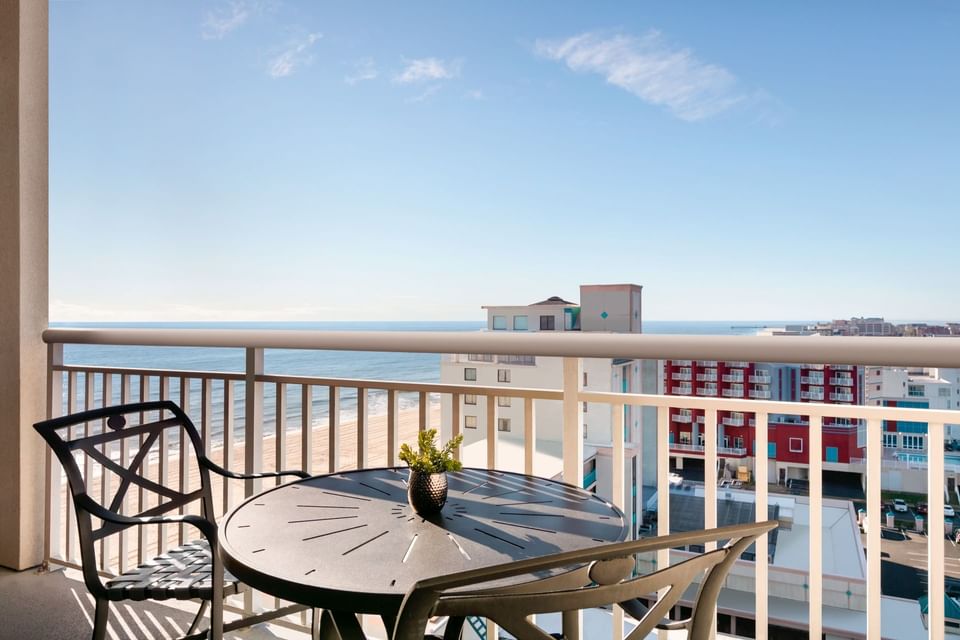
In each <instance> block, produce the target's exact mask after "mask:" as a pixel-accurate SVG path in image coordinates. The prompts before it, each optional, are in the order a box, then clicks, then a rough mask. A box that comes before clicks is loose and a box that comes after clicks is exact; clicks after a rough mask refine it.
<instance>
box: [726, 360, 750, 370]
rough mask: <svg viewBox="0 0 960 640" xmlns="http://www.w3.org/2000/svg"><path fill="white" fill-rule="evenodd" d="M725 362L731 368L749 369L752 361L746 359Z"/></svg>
mask: <svg viewBox="0 0 960 640" xmlns="http://www.w3.org/2000/svg"><path fill="white" fill-rule="evenodd" d="M724 364H725V365H726V366H727V368H730V369H748V368H749V367H750V363H749V362H746V361H745V360H733V361H727V362H724Z"/></svg>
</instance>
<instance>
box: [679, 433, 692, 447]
mask: <svg viewBox="0 0 960 640" xmlns="http://www.w3.org/2000/svg"><path fill="white" fill-rule="evenodd" d="M680 444H690V432H689V431H681V432H680Z"/></svg>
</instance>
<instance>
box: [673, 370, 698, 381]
mask: <svg viewBox="0 0 960 640" xmlns="http://www.w3.org/2000/svg"><path fill="white" fill-rule="evenodd" d="M670 377H671V378H673V379H674V380H687V381H690V380H693V373H692V372H690V371H689V370H686V371H674V372H673V374H672V375H671V376H670Z"/></svg>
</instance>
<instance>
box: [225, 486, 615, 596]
mask: <svg viewBox="0 0 960 640" xmlns="http://www.w3.org/2000/svg"><path fill="white" fill-rule="evenodd" d="M407 476H408V471H407V469H405V468H404V469H367V470H362V471H349V472H344V473H338V474H333V475H329V476H318V477H314V478H309V479H306V480H301V481H299V482H295V483H291V484H286V485H282V486H279V487H276V488H273V489H270V490H268V491H266V492H264V493H262V494H260V495H258V496H254V497H253V498H250V499H249V500H247V501H246V502H244V503H243V504H241V505H240V506H238V507H237V508H236V509H234V510H233V511H232V512H231V513H229V514H228V515H227V517H226V518H225V519H224V521H223V523H222V524H221V528H220V543H221V548H222V552H223V557H224V562H225V565H226V567H227V569H228V570H229V571H230V572H232V573H233V574H234V575H235V576H236V577H237V578H239V579H240V580H242V581H243V582H245V583H247V584H249V585H250V586H252V587H254V588H256V589H258V590H261V591H264V592H266V593H269V594H271V595H275V596H278V597H280V598H283V599H285V600H289V601H292V602H299V603H302V604H308V605H313V606H319V607H326V608H332V609H337V608H344V609H348V610H351V611H355V612H359V613H378V612H380V611H383V610H389V609H394V608H396V607H398V606H399V603H400V601H401V600H402V598H403V596H404V594H405V593H406V592H407V591H408V590H409V589H410V587H412V586H413V584H414V583H415V582H417V581H418V580H421V579H424V578H429V577H433V576H437V575H444V574H449V573H455V572H457V571H465V570H468V569H477V568H480V567H485V566H490V565H495V564H501V563H505V562H510V561H513V560H520V559H523V558H531V557H537V556H543V555H547V554H550V553H556V552H561V551H572V550H575V549H582V548H586V547H593V546H596V545H597V544H598V543H605V542H616V541H620V540H624V539H625V538H626V534H627V526H626V522H625V520H624V517H623V514H622V513H621V511H620V510H619V509H617V508H616V507H614V506H613V505H611V504H610V503H608V502H606V501H605V500H603V499H601V498H599V497H598V496H596V495H595V494H592V493H589V492H587V491H584V490H582V489H578V488H576V487H574V486H571V485H567V484H564V483H561V482H556V481H553V480H547V479H545V478H538V477H533V476H526V475H521V474H515V473H508V472H502V471H488V470H484V469H464V470H463V471H459V472H451V473H448V474H447V476H448V482H449V492H448V497H447V503H446V506H444V508H443V511H442V512H441V513H440V514H438V515H436V516H433V517H430V518H423V517H421V516H419V515H417V514H415V513H414V512H413V510H412V509H411V508H410V506H409V505H408V504H407V491H406V480H407Z"/></svg>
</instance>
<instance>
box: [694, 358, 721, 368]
mask: <svg viewBox="0 0 960 640" xmlns="http://www.w3.org/2000/svg"><path fill="white" fill-rule="evenodd" d="M697 366H698V367H712V368H716V366H717V361H716V360H697Z"/></svg>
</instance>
